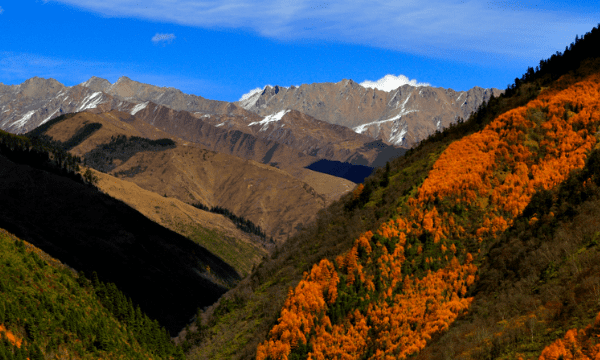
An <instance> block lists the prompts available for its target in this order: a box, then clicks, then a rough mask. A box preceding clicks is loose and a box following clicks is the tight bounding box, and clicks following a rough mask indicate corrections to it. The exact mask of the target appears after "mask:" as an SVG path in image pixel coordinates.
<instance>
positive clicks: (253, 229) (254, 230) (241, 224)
mask: <svg viewBox="0 0 600 360" xmlns="http://www.w3.org/2000/svg"><path fill="white" fill-rule="evenodd" d="M192 206H194V207H195V208H198V209H200V210H204V211H210V212H212V213H215V214H221V215H224V216H226V217H228V218H229V219H231V221H233V223H234V224H235V225H236V227H237V228H238V229H240V230H242V231H243V232H245V233H248V234H253V235H257V236H258V237H260V238H261V239H262V241H263V242H266V241H267V234H266V233H265V232H264V231H263V230H262V229H261V227H260V226H258V225H256V224H254V223H253V222H252V221H250V220H248V219H245V218H243V217H242V216H237V215H235V214H234V213H232V212H231V211H230V210H229V209H226V208H224V207H220V206H213V207H212V208H209V207H208V206H206V205H204V204H202V203H199V202H198V203H195V204H192ZM268 242H269V243H271V244H274V243H275V241H274V240H273V237H271V238H270V239H268Z"/></svg>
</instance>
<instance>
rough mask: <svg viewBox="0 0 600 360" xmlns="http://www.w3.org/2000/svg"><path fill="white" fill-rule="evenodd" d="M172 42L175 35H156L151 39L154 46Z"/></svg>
mask: <svg viewBox="0 0 600 360" xmlns="http://www.w3.org/2000/svg"><path fill="white" fill-rule="evenodd" d="M173 40H175V34H159V33H156V35H154V36H153V37H152V42H153V43H155V44H160V43H162V44H170V43H171V42H173Z"/></svg>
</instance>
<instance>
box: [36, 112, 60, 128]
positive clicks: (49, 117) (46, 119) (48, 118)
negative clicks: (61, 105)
mask: <svg viewBox="0 0 600 360" xmlns="http://www.w3.org/2000/svg"><path fill="white" fill-rule="evenodd" d="M58 110H60V109H56V110H54V112H53V113H52V114H50V116H48V117H47V118H45V119H44V120H43V121H42V122H41V123H39V125H38V126H40V125H42V124H44V123H45V122H47V121H48V120H50V119H51V118H52V117H53V116H54V114H56V113H57V112H58Z"/></svg>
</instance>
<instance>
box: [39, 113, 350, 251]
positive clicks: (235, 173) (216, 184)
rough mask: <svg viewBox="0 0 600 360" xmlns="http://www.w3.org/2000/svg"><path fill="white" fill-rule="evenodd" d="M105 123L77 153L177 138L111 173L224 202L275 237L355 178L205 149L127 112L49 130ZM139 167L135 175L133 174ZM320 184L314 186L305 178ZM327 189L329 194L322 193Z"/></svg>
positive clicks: (55, 134) (57, 133)
mask: <svg viewBox="0 0 600 360" xmlns="http://www.w3.org/2000/svg"><path fill="white" fill-rule="evenodd" d="M90 122H98V123H101V124H102V125H103V126H102V128H100V129H99V130H98V131H96V132H95V133H93V134H92V135H91V136H90V137H89V138H87V139H86V140H85V141H83V142H82V143H81V144H80V145H78V146H76V147H75V148H73V149H72V150H71V153H73V154H75V155H79V156H83V155H84V154H85V153H87V152H89V151H90V150H92V149H93V148H95V147H96V146H98V145H99V144H102V143H107V142H109V141H110V138H111V136H115V135H127V136H142V137H147V138H151V139H158V138H165V137H166V138H171V139H173V140H174V141H176V142H178V143H179V144H180V145H178V146H177V148H175V149H169V150H165V151H160V152H141V153H137V154H136V155H135V156H133V157H132V158H130V159H129V160H128V161H126V162H125V163H123V164H121V163H119V162H117V163H116V165H117V167H116V168H115V169H114V170H113V171H112V172H111V174H112V175H117V176H119V177H121V178H123V179H126V180H127V181H130V182H133V183H135V184H137V185H138V186H140V187H142V188H143V189H146V190H149V191H152V192H155V193H157V194H159V195H165V194H166V195H167V196H169V197H174V198H177V199H179V200H181V201H183V202H186V203H195V202H201V203H203V204H205V205H207V206H209V207H212V206H221V207H224V208H227V209H229V210H231V211H232V212H233V213H234V214H236V215H238V216H242V217H244V218H246V219H249V220H250V221H252V222H253V223H255V224H256V225H258V226H260V227H261V228H262V229H263V230H264V231H265V232H266V233H267V235H269V236H273V238H274V239H276V240H279V241H283V240H285V239H287V237H288V236H292V235H293V234H295V233H296V232H297V231H298V229H300V228H301V227H302V226H306V225H307V224H308V223H310V222H311V221H313V220H314V217H315V216H316V213H317V212H318V210H320V209H322V208H323V207H325V206H326V205H328V204H329V203H331V202H332V201H334V200H336V199H337V198H339V197H340V196H341V195H343V194H345V193H347V192H348V191H350V190H351V189H352V188H353V187H354V185H355V184H354V183H352V182H350V181H347V180H344V179H340V178H336V177H333V176H330V175H325V174H318V173H315V172H313V171H310V170H307V169H302V168H298V169H296V170H295V172H294V175H296V176H297V177H299V178H301V179H302V180H298V179H297V178H295V177H294V176H292V175H290V174H289V173H287V172H286V171H283V170H280V169H277V168H274V167H271V166H268V165H264V164H260V163H258V162H255V161H252V160H244V159H240V158H237V157H235V156H231V155H226V154H218V153H215V152H213V151H209V150H205V149H203V148H202V147H201V146H200V145H197V144H194V143H188V142H185V141H183V140H181V139H178V138H177V137H175V136H172V135H169V134H166V133H164V132H163V131H161V130H158V129H156V128H154V127H153V126H151V125H149V124H147V123H145V122H143V121H141V120H139V119H137V118H134V117H132V116H130V115H129V114H127V113H122V112H117V111H111V112H109V113H103V114H98V115H96V114H91V113H80V114H77V115H76V116H74V117H72V118H70V119H68V120H65V121H63V122H60V123H57V124H56V125H54V126H52V127H51V128H50V129H49V130H48V132H47V134H48V135H49V136H51V137H52V138H54V139H56V140H61V141H65V140H67V139H68V138H69V137H70V136H72V135H73V134H74V133H75V132H76V131H77V130H79V129H80V128H82V127H83V126H84V125H85V123H90ZM132 169H139V172H137V173H136V174H133V173H131V172H129V173H127V172H128V171H130V170H132ZM304 179H306V180H308V182H310V183H312V184H316V186H317V189H314V188H313V187H311V186H310V185H309V184H307V183H306V182H304V181H303V180H304ZM321 193H325V194H326V195H321Z"/></svg>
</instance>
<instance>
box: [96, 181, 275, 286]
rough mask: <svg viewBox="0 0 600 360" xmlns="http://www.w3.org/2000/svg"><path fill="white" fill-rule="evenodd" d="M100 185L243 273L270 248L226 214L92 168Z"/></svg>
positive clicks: (103, 190)
mask: <svg viewBox="0 0 600 360" xmlns="http://www.w3.org/2000/svg"><path fill="white" fill-rule="evenodd" d="M92 171H93V172H94V174H95V175H96V176H97V177H98V180H99V181H98V184H97V186H98V187H99V188H100V190H102V192H104V193H105V194H108V195H109V196H111V197H113V198H115V199H119V200H121V201H123V202H125V203H126V204H127V205H129V206H131V207H132V208H134V209H136V210H137V211H139V212H140V213H142V214H143V215H144V216H146V217H147V218H149V219H151V220H153V221H154V222H156V223H158V224H160V225H162V226H164V227H166V228H168V229H171V230H173V231H175V232H177V233H179V234H181V235H183V236H185V237H187V238H189V239H191V240H193V241H195V242H197V243H198V244H200V245H202V246H204V247H205V248H206V249H207V250H209V251H210V252H212V253H213V254H215V255H217V256H219V257H220V258H222V259H223V260H224V261H226V262H227V263H228V264H231V265H232V266H233V267H234V268H235V269H236V270H237V271H238V272H239V273H240V275H242V276H245V275H247V274H248V273H249V272H250V271H251V270H252V267H253V266H254V265H255V264H257V263H259V262H260V261H261V259H262V257H263V256H264V255H265V254H266V253H267V251H266V250H265V249H264V248H263V247H261V246H259V245H256V241H254V240H253V239H252V237H251V235H249V234H246V233H245V232H243V231H241V230H239V229H238V228H237V227H236V226H235V224H234V223H233V222H232V221H231V220H230V219H228V218H226V217H224V216H223V215H219V214H214V213H211V212H208V211H203V210H200V209H197V208H195V207H193V206H191V205H188V204H185V203H183V202H182V201H180V200H178V199H175V198H165V197H163V196H161V195H158V194H156V193H154V192H151V191H148V190H145V189H142V188H141V187H139V186H138V185H136V184H134V183H132V182H129V181H123V180H121V179H119V178H116V177H114V176H111V175H107V174H104V173H101V172H99V171H95V170H92Z"/></svg>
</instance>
